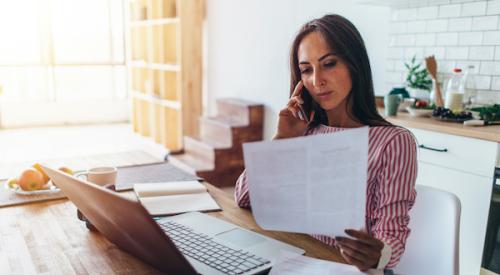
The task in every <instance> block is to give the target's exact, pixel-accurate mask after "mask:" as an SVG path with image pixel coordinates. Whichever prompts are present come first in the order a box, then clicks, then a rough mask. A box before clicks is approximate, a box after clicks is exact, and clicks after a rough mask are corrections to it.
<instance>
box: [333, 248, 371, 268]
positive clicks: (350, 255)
mask: <svg viewBox="0 0 500 275" xmlns="http://www.w3.org/2000/svg"><path fill="white" fill-rule="evenodd" d="M340 254H341V255H342V256H343V257H344V259H346V260H347V261H348V262H349V263H350V264H352V265H355V266H357V267H358V268H359V269H360V270H367V269H369V266H368V264H367V263H368V262H369V259H368V258H367V257H366V255H363V254H361V253H359V251H356V250H354V249H352V248H350V247H347V246H343V247H342V248H341V249H340Z"/></svg>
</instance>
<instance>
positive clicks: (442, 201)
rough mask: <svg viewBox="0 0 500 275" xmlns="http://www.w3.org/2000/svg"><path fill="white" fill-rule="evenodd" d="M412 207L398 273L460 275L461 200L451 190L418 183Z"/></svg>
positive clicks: (396, 271)
mask: <svg viewBox="0 0 500 275" xmlns="http://www.w3.org/2000/svg"><path fill="white" fill-rule="evenodd" d="M416 190H417V198H416V201H415V205H414V206H413V208H412V210H410V224H409V228H410V229H411V233H410V236H409V237H408V240H407V241H406V250H405V252H404V254H403V256H402V258H401V261H400V263H399V264H398V265H397V266H396V267H395V268H394V272H395V273H396V274H405V275H413V274H415V275H421V274H440V275H458V274H459V266H458V264H459V260H458V248H459V232H460V200H459V199H458V197H457V196H455V195H454V194H452V193H449V192H446V191H443V190H440V189H436V188H432V187H428V186H423V185H417V186H416Z"/></svg>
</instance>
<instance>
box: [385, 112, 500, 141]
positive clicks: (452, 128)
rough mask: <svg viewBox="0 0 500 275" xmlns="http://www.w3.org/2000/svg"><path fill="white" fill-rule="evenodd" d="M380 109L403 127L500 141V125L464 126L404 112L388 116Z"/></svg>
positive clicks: (393, 121) (388, 118) (392, 121)
mask: <svg viewBox="0 0 500 275" xmlns="http://www.w3.org/2000/svg"><path fill="white" fill-rule="evenodd" d="M378 110H379V112H380V113H381V114H382V116H383V117H384V118H385V119H387V120H388V121H389V122H391V123H392V124H396V125H400V126H403V127H407V128H417V129H422V130H429V131H434V132H439V133H445V134H451V135H457V136H463V137H470V138H477V139H482V140H488V141H494V142H500V125H491V126H475V127H472V126H464V125H463V124H461V123H456V122H445V121H438V120H435V119H433V118H430V117H413V116H410V114H408V113H403V112H398V114H397V116H393V117H387V116H385V115H384V110H383V109H380V108H379V109H378Z"/></svg>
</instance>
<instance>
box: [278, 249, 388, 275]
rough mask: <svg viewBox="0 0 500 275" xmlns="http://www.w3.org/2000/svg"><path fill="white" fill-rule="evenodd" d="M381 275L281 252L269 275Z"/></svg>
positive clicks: (377, 271)
mask: <svg viewBox="0 0 500 275" xmlns="http://www.w3.org/2000/svg"><path fill="white" fill-rule="evenodd" d="M281 274H287V275H365V274H370V275H383V274H384V272H383V271H382V270H377V269H370V270H368V271H367V272H361V271H359V270H358V269H357V268H356V267H355V266H352V265H348V264H341V263H336V262H329V261H324V260H318V259H314V258H311V257H307V256H302V255H300V254H294V253H290V252H287V251H282V252H281V254H280V256H279V257H278V260H277V261H276V263H275V264H274V265H273V268H272V269H271V272H270V273H269V275H281Z"/></svg>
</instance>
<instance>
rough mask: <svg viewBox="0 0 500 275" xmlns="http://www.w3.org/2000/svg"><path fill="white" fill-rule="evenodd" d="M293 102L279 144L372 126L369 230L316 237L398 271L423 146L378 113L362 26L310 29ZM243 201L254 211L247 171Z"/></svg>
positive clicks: (329, 19)
mask: <svg viewBox="0 0 500 275" xmlns="http://www.w3.org/2000/svg"><path fill="white" fill-rule="evenodd" d="M290 65H291V86H290V90H291V91H290V92H291V98H290V100H289V102H288V104H287V106H286V108H284V109H283V110H281V111H280V113H279V119H278V129H277V131H276V135H275V137H274V138H275V139H283V138H291V137H297V136H302V135H315V134H324V133H333V132H337V131H343V130H345V129H348V128H355V127H362V126H369V127H370V128H369V144H368V146H369V150H368V154H369V155H368V182H367V190H366V192H367V196H366V198H367V201H366V211H365V216H366V228H365V229H364V230H354V229H347V230H346V233H347V234H348V235H349V236H350V237H351V238H345V237H330V236H321V235H314V236H313V237H315V238H317V239H319V240H320V241H322V242H325V243H327V244H329V245H335V246H336V247H338V248H340V251H341V255H342V256H343V257H344V259H345V260H346V261H347V262H348V263H350V264H352V265H355V266H356V267H358V269H360V270H362V271H365V270H367V269H369V268H379V269H381V268H393V267H394V266H396V265H397V263H398V262H399V260H400V258H401V255H402V254H403V252H404V249H405V242H406V239H407V237H408V235H409V233H410V229H409V228H408V223H409V220H410V217H409V214H408V211H409V210H410V208H411V207H412V205H413V203H414V201H415V196H416V192H415V189H414V186H415V179H416V175H417V160H416V143H415V140H414V138H413V135H412V134H411V133H410V132H409V131H408V130H406V129H404V128H401V127H396V126H393V125H391V124H390V123H389V122H387V121H386V120H384V119H383V118H382V117H381V116H380V115H379V114H378V112H377V110H376V106H375V97H374V92H373V83H372V76H371V69H370V64H369V61H368V55H367V53H366V48H365V46H364V42H363V40H362V38H361V35H360V34H359V32H358V31H357V29H356V28H355V27H354V25H353V24H352V23H351V22H349V21H348V20H347V19H345V18H343V17H341V16H339V15H326V16H324V17H322V18H319V19H315V20H312V21H311V22H309V23H307V24H305V25H304V26H303V27H302V29H301V30H300V31H299V33H298V35H297V37H296V38H295V40H294V42H293V45H292V50H291V53H290ZM235 199H236V201H237V203H238V205H239V206H240V207H250V200H249V194H248V185H247V180H246V173H245V172H243V174H242V175H241V176H240V177H239V179H238V181H237V182H236V189H235Z"/></svg>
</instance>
